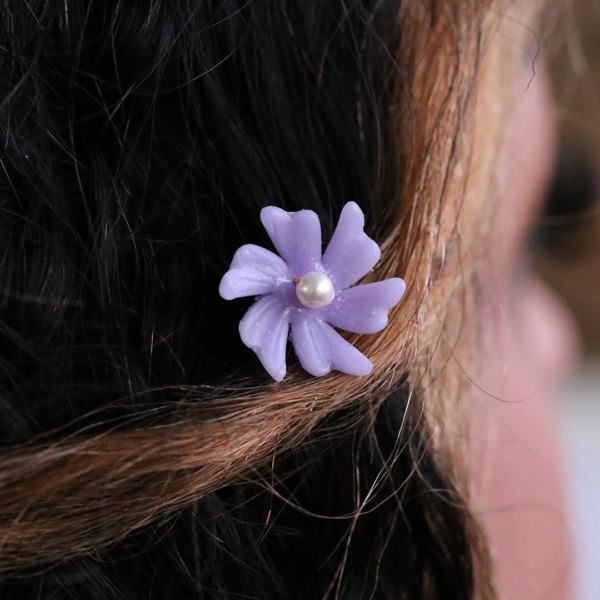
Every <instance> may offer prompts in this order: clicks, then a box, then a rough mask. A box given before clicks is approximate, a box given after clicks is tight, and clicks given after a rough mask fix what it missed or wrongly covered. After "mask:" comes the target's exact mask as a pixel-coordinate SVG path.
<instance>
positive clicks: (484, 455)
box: [471, 65, 577, 600]
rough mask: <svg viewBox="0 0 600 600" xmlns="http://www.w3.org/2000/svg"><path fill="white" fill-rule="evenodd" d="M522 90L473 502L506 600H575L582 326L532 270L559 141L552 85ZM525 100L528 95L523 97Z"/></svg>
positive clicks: (490, 299)
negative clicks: (566, 427)
mask: <svg viewBox="0 0 600 600" xmlns="http://www.w3.org/2000/svg"><path fill="white" fill-rule="evenodd" d="M530 77H531V70H530V69H529V70H528V72H527V79H526V80H519V81H518V84H517V85H519V86H521V88H520V91H519V92H518V99H517V102H516V104H515V107H514V111H513V114H512V116H511V118H510V123H509V124H508V128H507V129H506V136H505V141H504V147H503V149H502V152H501V155H500V160H499V167H498V173H497V185H496V196H497V197H496V198H494V202H495V203H496V205H497V212H496V214H495V215H494V221H493V228H492V231H493V233H492V234H491V235H492V240H491V246H490V247H491V248H492V250H493V251H492V252H491V258H490V265H489V269H488V270H487V272H486V273H484V274H482V279H483V280H484V281H485V284H486V286H488V287H487V289H486V291H485V292H484V304H485V308H484V319H486V321H484V322H487V323H493V324H494V325H493V326H492V327H490V328H488V329H489V340H487V344H488V348H487V353H486V356H489V357H491V359H490V360H489V361H488V363H487V364H486V365H485V372H484V373H483V375H482V379H481V380H478V381H477V383H478V386H479V387H480V388H481V389H480V390H479V389H478V390H476V391H475V402H474V403H473V405H474V406H473V427H472V435H473V439H472V443H471V447H472V456H473V464H474V466H475V473H476V478H475V479H476V481H477V483H476V498H477V502H478V506H479V507H480V509H481V517H482V520H483V523H484V526H485V528H486V530H487V532H488V535H489V538H490V543H491V547H492V552H493V555H494V558H495V563H496V570H497V572H496V575H497V582H498V588H499V592H500V597H501V598H502V599H503V600H538V599H540V600H541V599H545V600H568V599H571V598H572V594H571V581H570V567H571V565H570V562H571V554H572V552H571V550H572V548H571V539H570V532H569V524H568V519H567V516H566V510H565V501H564V480H563V473H562V470H563V463H562V451H561V448H560V443H559V436H558V432H557V424H556V422H555V415H554V411H553V409H552V406H551V397H552V393H553V391H554V390H555V388H556V386H557V385H558V383H559V382H560V380H561V378H562V377H564V375H565V373H566V370H567V368H568V366H569V365H570V364H571V363H572V362H573V360H574V358H575V356H576V354H577V343H576V338H575V334H574V326H573V325H572V323H571V320H570V318H569V316H568V315H567V313H566V312H565V310H564V309H563V308H562V306H561V305H560V304H559V302H558V301H557V300H556V299H555V297H554V296H553V294H552V293H551V292H550V291H549V290H548V289H547V288H546V287H545V286H544V284H542V283H541V282H540V281H539V280H538V279H537V278H536V277H535V276H534V275H533V274H532V273H531V272H530V271H529V270H528V268H527V265H526V260H525V256H526V242H527V236H528V232H529V229H530V227H531V225H532V223H534V222H535V220H536V218H537V214H538V212H539V210H540V205H541V202H542V201H543V198H544V194H545V192H546V189H547V186H548V182H549V179H550V177H551V175H552V169H553V162H554V151H555V145H556V132H555V124H554V114H553V109H552V103H551V100H550V94H549V86H548V80H547V77H546V75H545V74H544V73H543V72H540V70H539V65H538V73H537V75H536V77H535V78H534V79H533V81H532V82H531V83H530V85H529V87H528V88H527V83H528V80H529V79H530ZM525 90H526V91H525Z"/></svg>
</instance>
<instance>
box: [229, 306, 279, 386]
mask: <svg viewBox="0 0 600 600" xmlns="http://www.w3.org/2000/svg"><path fill="white" fill-rule="evenodd" d="M289 328H290V319H289V309H288V308H287V306H286V305H285V304H284V302H283V300H282V298H281V297H280V296H279V295H278V294H267V295H266V296H263V297H262V298H259V299H258V300H257V301H256V302H255V303H254V304H253V305H252V306H251V307H250V308H249V309H248V312H247V313H246V314H245V315H244V318H243V319H242V320H241V321H240V336H241V338H242V342H244V344H246V346H248V348H250V349H251V350H254V352H256V354H257V356H258V358H259V360H260V362H261V363H262V365H263V367H264V368H265V369H266V370H267V372H268V373H269V375H271V377H272V378H273V379H275V380H276V381H281V380H282V379H283V378H284V377H285V371H286V366H285V347H286V344H287V338H288V332H289Z"/></svg>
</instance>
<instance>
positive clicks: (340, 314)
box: [321, 277, 406, 333]
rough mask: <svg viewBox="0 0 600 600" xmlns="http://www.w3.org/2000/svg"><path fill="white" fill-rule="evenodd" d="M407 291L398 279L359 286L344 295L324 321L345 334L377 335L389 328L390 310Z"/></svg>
mask: <svg viewBox="0 0 600 600" xmlns="http://www.w3.org/2000/svg"><path fill="white" fill-rule="evenodd" d="M405 289H406V284H405V283H404V281H402V279H400V278H398V277H393V278H392V279H386V280H385V281H378V282H377V283H367V284H366V285H358V286H356V287H353V288H349V289H347V290H343V291H342V292H340V293H339V294H338V295H337V296H336V298H335V300H334V301H333V302H332V303H331V304H330V305H329V306H327V307H326V308H324V309H323V311H322V312H321V317H322V318H323V319H324V320H325V321H327V322H328V323H331V325H333V326H334V327H339V328H340V329H344V330H345V331H352V332H354V333H376V332H377V331H381V330H382V329H383V328H384V327H385V326H386V325H387V322H388V310H389V309H390V308H392V306H395V305H396V304H398V302H399V300H400V298H401V297H402V294H404V290H405Z"/></svg>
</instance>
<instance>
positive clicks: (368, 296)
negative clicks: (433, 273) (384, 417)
mask: <svg viewBox="0 0 600 600" xmlns="http://www.w3.org/2000/svg"><path fill="white" fill-rule="evenodd" d="M260 219H261V221H262V224H263V225H264V227H265V229H266V230H267V233H268V234H269V237H270V238H271V240H272V241H273V244H274V245H275V248H276V249H277V251H278V252H279V254H280V256H277V255H276V254H274V253H273V252H270V251H269V250H266V249H265V248H261V247H260V246H255V245H253V244H247V245H245V246H242V247H241V248H239V249H238V251H237V252H236V253H235V256H234V257H233V261H232V263H231V266H230V268H229V270H228V271H227V273H225V275H224V276H223V279H222V280H221V284H220V285H219V294H220V295H221V297H222V298H224V299H225V300H233V299H235V298H241V297H244V296H258V298H257V300H256V302H255V303H254V304H253V305H252V306H251V307H250V308H249V309H248V312H247V313H246V314H245V315H244V318H243V319H242V320H241V321H240V327H239V330H240V336H241V338H242V341H243V342H244V344H245V345H246V346H248V348H250V349H252V350H254V352H256V354H257V355H258V358H259V359H260V362H261V363H262V365H263V366H264V368H265V369H266V370H267V372H268V373H269V375H271V377H273V379H275V380H276V381H281V380H282V379H283V378H284V376H285V372H286V363H285V352H286V345H287V340H288V333H289V330H290V327H291V330H292V334H291V341H292V344H293V345H294V349H295V351H296V354H297V356H298V358H299V359H300V364H301V365H302V367H303V368H304V369H305V370H306V371H308V372H309V373H310V374H311V375H314V376H316V377H320V376H322V375H326V374H327V373H329V372H330V371H331V370H334V369H335V370H338V371H342V372H344V373H348V374H350V375H367V374H369V373H370V372H371V370H372V368H373V365H372V364H371V361H370V360H369V359H368V358H367V357H366V356H364V355H363V354H361V353H360V352H359V351H358V350H357V349H356V348H355V347H354V346H352V345H351V344H349V343H348V342H347V341H346V340H345V339H344V338H343V337H342V336H341V335H340V334H339V333H337V332H336V331H335V330H334V328H333V327H338V328H339V329H344V330H346V331H351V332H353V333H376V332H378V331H381V330H382V329H383V328H384V327H385V326H386V325H387V321H388V310H389V309H390V308H392V306H394V305H395V304H397V303H398V301H399V300H400V298H401V297H402V294H403V293H404V290H405V289H406V285H405V283H404V281H403V280H402V279H399V278H398V277H393V278H391V279H386V280H385V281H379V282H376V283H368V284H365V285H360V286H356V287H350V286H351V285H352V284H353V283H356V282H357V281H358V280H359V279H361V278H362V277H364V276H365V275H366V274H367V273H368V272H369V271H371V269H373V267H374V266H375V265H376V264H377V261H378V260H379V258H380V256H381V252H380V250H379V246H378V245H377V244H376V243H375V242H374V241H373V240H372V239H371V238H369V237H368V236H367V235H366V233H365V232H364V230H363V229H364V224H365V217H364V215H363V212H362V211H361V209H360V208H359V206H358V205H357V204H356V203H355V202H348V203H347V204H346V206H344V208H343V210H342V213H341V215H340V220H339V222H338V224H337V227H336V229H335V232H334V234H333V237H332V238H331V241H330V242H329V245H328V246H327V249H326V250H325V253H324V254H323V255H321V224H320V222H319V217H318V216H317V215H316V213H314V212H313V211H312V210H301V211H298V212H286V211H285V210H282V209H281V208H277V207H275V206H267V207H266V208H263V209H262V211H261V213H260Z"/></svg>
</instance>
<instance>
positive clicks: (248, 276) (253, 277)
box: [219, 244, 290, 300]
mask: <svg viewBox="0 0 600 600" xmlns="http://www.w3.org/2000/svg"><path fill="white" fill-rule="evenodd" d="M286 281H288V282H289V281H290V277H289V271H288V267H287V265H286V264H285V261H283V260H282V259H281V258H280V257H279V256H277V254H273V252H269V250H266V249H265V248H261V247H260V246H254V245H253V244H247V245H245V246H242V247H241V248H239V249H238V251H237V252H236V253H235V255H234V257H233V261H232V262H231V267H229V271H227V273H225V275H224V276H223V279H221V283H220V285H219V294H220V295H221V297H222V298H225V300H233V299H235V298H242V297H244V296H260V295H262V294H268V293H269V292H273V291H275V290H276V289H277V287H278V286H279V285H281V284H282V283H284V282H286Z"/></svg>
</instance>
